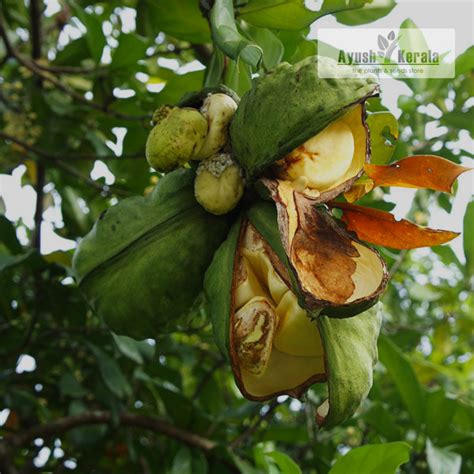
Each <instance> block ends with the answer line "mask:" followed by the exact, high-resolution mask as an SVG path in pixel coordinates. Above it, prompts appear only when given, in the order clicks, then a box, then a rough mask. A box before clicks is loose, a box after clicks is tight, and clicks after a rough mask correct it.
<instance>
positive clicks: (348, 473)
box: [329, 441, 410, 474]
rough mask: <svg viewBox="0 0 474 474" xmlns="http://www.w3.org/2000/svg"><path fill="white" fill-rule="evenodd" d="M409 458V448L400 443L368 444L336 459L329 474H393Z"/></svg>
mask: <svg viewBox="0 0 474 474" xmlns="http://www.w3.org/2000/svg"><path fill="white" fill-rule="evenodd" d="M409 458H410V446H409V445H408V444H406V443H403V442H401V441H397V442H393V443H385V444H368V445H365V446H361V447H359V448H354V449H351V450H350V451H349V452H348V453H347V454H346V455H345V456H343V457H342V458H340V459H338V460H337V461H336V463H335V464H334V466H333V467H332V468H331V470H330V471H329V474H359V473H364V474H395V473H396V472H397V469H398V467H399V466H400V465H402V464H404V463H406V462H407V461H408V459H409Z"/></svg>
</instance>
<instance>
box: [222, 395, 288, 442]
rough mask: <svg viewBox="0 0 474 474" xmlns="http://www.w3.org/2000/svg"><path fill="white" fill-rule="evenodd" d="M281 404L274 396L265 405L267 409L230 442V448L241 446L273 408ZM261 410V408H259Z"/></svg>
mask: <svg viewBox="0 0 474 474" xmlns="http://www.w3.org/2000/svg"><path fill="white" fill-rule="evenodd" d="M279 405H281V402H279V401H278V399H277V398H274V399H273V400H272V401H271V402H270V403H269V404H268V405H267V406H268V410H267V411H266V412H265V413H264V414H263V415H262V414H259V416H258V418H257V420H256V421H255V422H254V423H253V424H251V425H250V426H249V427H248V428H247V429H246V430H245V431H244V432H243V433H241V434H240V435H239V436H237V437H236V438H235V439H234V440H232V441H231V442H230V447H231V448H238V447H239V446H241V445H242V444H243V443H244V442H245V441H246V440H247V439H248V438H249V437H250V436H252V435H253V434H254V433H255V432H256V431H257V429H258V428H259V427H260V425H261V424H262V422H263V421H265V420H266V419H267V418H269V417H270V415H271V414H272V413H273V412H274V411H275V409H276V408H277V407H278V406H279ZM260 410H261V408H260Z"/></svg>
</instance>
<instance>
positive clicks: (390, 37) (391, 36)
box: [387, 30, 395, 41]
mask: <svg viewBox="0 0 474 474" xmlns="http://www.w3.org/2000/svg"><path fill="white" fill-rule="evenodd" d="M387 38H388V39H389V40H390V41H393V40H394V39H395V32H394V31H393V30H392V31H391V32H390V33H389V34H388V35H387Z"/></svg>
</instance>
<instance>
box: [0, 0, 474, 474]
mask: <svg viewBox="0 0 474 474" xmlns="http://www.w3.org/2000/svg"><path fill="white" fill-rule="evenodd" d="M49 3H50V2H49ZM208 3H209V2H206V1H203V2H201V5H199V4H198V2H197V1H196V0H183V1H179V2H177V1H173V0H160V1H156V2H155V1H151V0H127V1H123V2H118V1H115V0H114V1H109V2H100V1H92V0H64V1H62V2H61V8H60V9H59V10H58V11H57V12H55V13H53V14H50V13H49V12H48V10H46V11H45V5H44V4H43V2H41V1H39V0H30V1H29V2H25V3H24V2H17V1H12V0H5V1H3V2H1V4H0V21H1V23H0V35H1V39H2V41H0V64H1V68H0V137H1V138H2V141H0V170H1V172H2V173H5V174H10V173H12V172H14V171H15V170H17V171H18V170H20V171H21V172H22V185H23V186H32V187H33V188H34V189H35V190H36V194H37V202H36V209H35V219H34V220H35V222H34V226H32V227H29V226H27V225H25V223H24V222H22V221H21V220H19V221H16V222H12V221H10V220H9V219H7V217H6V216H5V215H8V209H5V208H4V206H3V203H2V201H0V209H1V210H2V214H5V215H1V216H0V288H1V290H0V341H1V344H0V360H1V366H0V410H3V411H1V412H0V413H1V414H2V416H3V418H1V420H3V424H2V425H1V426H0V470H1V471H2V472H5V473H14V474H15V473H19V472H35V471H38V472H39V471H41V472H44V471H48V472H64V470H69V469H72V470H76V471H77V472H144V473H148V472H170V473H180V474H185V473H188V472H189V473H191V472H192V473H224V472H243V473H256V472H266V473H278V472H282V473H289V474H291V473H299V472H305V473H306V472H308V473H318V474H325V473H329V472H331V473H333V474H336V473H339V472H341V473H342V472H344V473H350V472H364V473H369V472H374V473H375V472H376V473H381V472H383V473H385V472H386V473H393V472H395V471H396V469H397V468H398V467H399V466H400V469H401V471H402V472H407V473H414V472H417V473H424V472H431V473H442V472H446V473H447V472H449V473H450V474H451V473H452V474H454V473H458V472H459V473H461V472H462V473H469V472H473V470H474V459H473V457H472V453H473V452H474V444H473V441H472V440H473V432H474V412H473V410H472V402H473V401H474V400H473V396H474V394H473V391H472V386H473V382H474V380H473V378H472V377H473V376H472V374H473V373H474V370H473V369H474V364H473V362H474V359H473V358H472V355H471V353H470V350H471V348H472V344H473V343H474V340H473V336H472V335H473V334H474V319H473V314H474V311H473V301H472V293H471V290H472V284H473V272H474V265H473V262H474V248H473V242H474V239H473V236H472V232H473V229H474V208H473V205H472V203H471V204H470V205H469V207H468V210H467V212H466V214H465V218H464V229H465V231H464V253H465V258H466V265H464V264H463V263H462V262H461V261H460V259H459V256H458V255H457V254H456V253H455V252H454V251H453V250H452V248H451V247H449V246H442V247H436V248H434V249H432V250H426V251H425V250H423V251H417V252H412V253H407V252H406V251H403V250H402V251H390V252H388V251H387V250H381V251H382V252H383V254H384V257H385V258H386V260H387V261H388V263H389V265H390V267H391V274H392V283H391V285H390V286H389V289H388V291H387V292H386V294H385V295H384V298H383V302H384V327H383V335H382V337H381V338H380V341H379V358H380V363H379V365H378V366H377V367H376V371H375V380H374V386H373V388H372V390H371V392H370V394H369V397H368V399H367V400H366V401H365V402H364V403H363V405H362V406H361V407H360V409H359V411H358V413H357V415H356V416H355V417H354V418H353V419H351V420H349V421H348V422H346V423H345V424H344V425H342V426H339V427H336V428H333V429H330V430H322V431H318V430H317V429H316V427H315V421H314V413H313V411H314V407H315V406H317V405H319V404H320V402H321V401H322V400H323V399H324V397H325V394H324V393H323V392H322V391H321V390H320V389H319V388H318V389H311V390H310V391H309V392H308V394H307V395H306V396H305V398H304V400H302V401H301V402H299V401H295V400H291V399H288V398H286V397H278V398H277V399H275V400H273V401H271V402H269V403H264V404H259V403H255V402H250V401H247V400H245V399H244V398H242V396H241V395H240V394H239V392H238V390H237V388H236V386H235V383H234V381H233V378H232V374H231V373H230V371H229V369H228V367H227V366H226V363H225V361H224V360H223V358H222V356H221V355H220V354H219V352H218V350H217V348H216V346H215V344H214V342H213V339H212V329H211V327H210V324H209V321H208V319H207V315H206V306H205V304H204V303H202V304H200V305H197V306H196V308H195V309H194V310H193V312H192V314H190V315H189V318H188V321H187V322H188V324H187V325H186V326H183V327H182V328H181V329H180V330H179V331H178V332H175V333H173V334H168V335H158V337H157V339H156V341H154V340H145V341H140V342H138V341H135V340H133V339H130V338H128V337H125V336H117V335H114V334H113V333H111V332H110V331H109V330H108V329H107V328H106V327H105V326H104V325H103V323H102V322H101V321H100V320H99V319H98V318H97V317H96V316H95V315H94V314H93V313H92V312H91V311H90V309H88V307H87V305H86V303H85V302H84V300H83V299H82V297H81V295H80V294H79V292H78V290H77V287H76V285H75V283H74V281H73V279H72V278H71V276H70V275H71V256H72V254H71V251H55V252H53V253H49V254H44V253H43V254H42V253H41V252H40V249H41V232H40V228H41V224H42V222H43V220H44V218H45V216H46V212H47V211H48V210H49V209H57V210H60V213H61V216H62V224H61V225H58V226H57V227H56V228H55V232H56V233H57V234H58V235H59V236H61V237H64V238H66V239H70V240H71V241H74V242H77V241H78V239H80V238H81V237H82V236H84V235H85V234H86V233H87V232H88V230H89V229H90V228H91V226H92V225H93V223H94V221H95V220H96V219H97V218H98V217H99V216H100V214H101V212H103V211H104V209H107V208H108V207H110V206H112V205H114V204H115V203H116V202H117V200H119V199H121V198H123V197H125V196H128V195H143V194H144V193H145V194H146V193H148V192H149V190H150V189H151V187H152V186H153V185H154V184H155V183H156V181H157V179H158V177H157V175H155V174H153V173H150V170H149V168H148V166H147V163H146V160H145V159H144V145H145V141H146V137H147V134H148V132H149V130H150V127H151V125H150V118H151V115H152V113H153V111H154V110H155V109H156V108H157V107H158V106H160V105H162V104H168V103H175V102H176V101H177V100H179V99H180V97H181V96H182V95H183V93H185V92H189V91H193V90H198V89H200V88H201V87H202V86H203V85H213V84H217V83H221V82H222V83H225V84H226V85H228V86H230V87H232V88H233V89H235V90H236V91H237V92H238V93H240V94H242V93H243V92H245V91H246V90H247V89H248V88H249V86H250V81H251V77H252V74H258V73H262V72H264V71H266V70H268V69H270V68H272V67H273V66H275V65H276V64H278V63H279V62H281V61H288V62H290V63H294V62H297V61H298V60H300V59H303V58H304V57H306V56H309V55H313V54H315V53H316V52H317V42H316V41H314V40H311V39H308V33H309V26H310V25H311V24H312V23H313V22H315V21H317V20H318V18H321V17H322V16H324V15H328V14H332V15H335V17H336V18H337V20H338V21H339V22H341V23H343V24H346V25H358V24H364V23H369V22H371V21H374V20H376V19H378V18H380V17H382V16H384V15H387V14H389V13H390V11H391V10H392V9H393V8H394V6H395V2H391V1H389V2H383V3H384V6H380V5H379V3H380V2H378V4H377V2H373V4H372V2H370V1H367V0H362V1H350V2H347V1H338V0H325V1H324V2H323V4H322V7H321V9H320V10H319V11H317V12H315V11H311V10H309V9H308V8H306V7H305V4H304V2H303V1H302V0H301V1H300V0H291V1H289V0H288V1H283V2H271V1H267V0H248V1H244V2H238V3H236V5H235V16H236V21H235V22H234V19H233V15H232V10H233V8H232V2H231V1H230V0H229V1H223V0H216V2H215V3H216V4H218V5H219V9H214V10H213V13H212V14H210V15H209V5H208ZM407 24H409V23H407ZM316 25H317V23H316ZM413 26H414V25H413ZM473 71H474V49H473V48H472V47H471V48H470V49H468V50H466V51H465V52H463V53H462V54H460V55H459V56H458V57H457V59H456V77H455V78H454V79H422V80H415V79H405V80H403V81H404V82H405V84H406V85H407V86H408V89H409V92H408V93H407V94H406V95H400V97H399V98H398V107H399V109H400V110H401V115H400V118H399V123H398V127H399V130H398V131H396V130H395V127H396V124H393V123H391V122H390V123H385V122H383V118H382V119H380V120H381V127H382V128H383V129H384V130H385V129H386V130H387V131H388V134H387V140H388V141H390V138H394V136H395V137H396V135H397V134H399V136H400V139H399V140H398V141H397V144H396V146H395V147H394V148H395V149H394V153H393V156H392V158H391V159H392V160H396V159H399V158H401V157H404V156H407V155H412V154H432V153H435V152H436V154H439V155H441V156H443V157H445V158H447V159H449V160H450V161H452V162H454V163H460V162H461V160H462V158H463V157H467V158H469V157H470V158H472V157H473V156H472V153H470V152H469V151H467V150H464V149H461V148H460V147H459V146H457V145H456V142H457V140H458V139H459V137H460V136H466V135H467V134H471V138H472V133H473V130H472V123H473V120H472V111H473V109H472V102H468V100H469V98H470V97H471V96H472V91H473V85H474V83H473ZM469 103H470V104H471V108H469ZM370 107H371V112H378V113H380V114H382V115H383V114H384V112H385V111H387V109H386V107H385V106H384V105H383V104H382V102H381V101H380V100H375V101H372V102H371V106H370ZM432 110H435V111H436V112H435V116H433V115H432ZM427 126H428V127H431V126H442V128H441V129H440V130H441V131H440V134H439V136H437V137H436V139H435V140H428V139H427V138H426V135H425V129H426V127H427ZM380 146H381V145H380ZM390 146H392V147H393V145H390ZM392 151H393V150H390V153H388V154H387V153H386V152H385V153H384V154H383V156H382V157H381V158H380V160H381V161H380V163H382V162H383V163H385V162H386V160H387V159H389V157H390V155H391V152H392ZM98 164H100V166H98ZM97 167H99V169H106V170H107V173H104V176H103V177H100V178H97V177H93V176H97V175H96V174H94V173H92V174H91V172H92V171H93V170H94V169H97ZM111 176H112V177H113V179H111ZM0 191H1V190H0ZM386 196H388V192H386V191H385V190H384V188H378V189H377V190H376V192H373V193H371V194H370V195H367V196H365V197H364V198H363V199H362V201H361V202H363V204H364V205H365V204H367V205H369V206H371V207H376V208H379V209H383V210H390V209H391V208H393V207H394V204H393V203H391V202H390V199H384V197H386ZM452 203H453V197H452V196H447V195H445V194H442V193H440V192H435V191H427V190H419V191H417V193H416V195H415V197H414V200H413V203H412V207H411V209H410V212H409V214H410V217H411V218H412V219H413V220H415V221H416V222H417V223H419V224H424V223H426V222H427V221H428V219H429V212H430V210H431V211H432V210H434V209H437V208H442V209H444V210H445V211H447V212H448V213H449V212H451V210H452ZM132 317H134V318H139V317H140V315H139V314H136V315H132ZM22 368H24V369H22ZM347 452H348V454H346V453H347ZM344 454H345V456H344Z"/></svg>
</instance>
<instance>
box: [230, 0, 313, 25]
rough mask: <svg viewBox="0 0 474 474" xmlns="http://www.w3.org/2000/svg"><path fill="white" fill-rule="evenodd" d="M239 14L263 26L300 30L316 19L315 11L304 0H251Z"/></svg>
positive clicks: (254, 23) (246, 19)
mask: <svg viewBox="0 0 474 474" xmlns="http://www.w3.org/2000/svg"><path fill="white" fill-rule="evenodd" d="M238 16H239V18H242V19H243V20H245V21H247V22H248V23H251V24H252V25H255V26H259V27H263V28H272V29H275V30H300V29H302V28H305V27H306V26H308V25H310V24H311V23H312V22H313V21H314V19H315V12H312V11H311V10H308V9H307V8H306V7H305V4H304V0H286V1H279V2H275V1H274V0H250V1H249V2H248V3H247V4H246V5H245V6H244V7H243V8H241V9H239V10H238Z"/></svg>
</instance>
